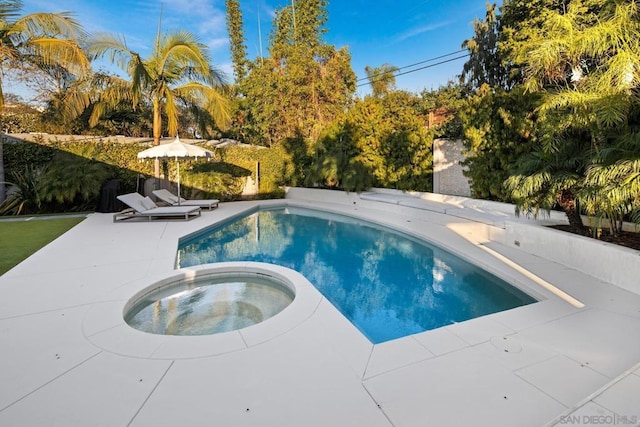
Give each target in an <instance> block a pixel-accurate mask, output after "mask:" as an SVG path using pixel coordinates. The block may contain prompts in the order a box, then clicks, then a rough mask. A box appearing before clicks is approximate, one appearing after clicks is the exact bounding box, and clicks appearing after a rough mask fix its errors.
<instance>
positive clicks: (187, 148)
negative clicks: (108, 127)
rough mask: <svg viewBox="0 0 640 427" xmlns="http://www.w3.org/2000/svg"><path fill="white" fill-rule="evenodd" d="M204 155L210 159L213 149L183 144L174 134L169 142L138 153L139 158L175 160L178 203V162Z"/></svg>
mask: <svg viewBox="0 0 640 427" xmlns="http://www.w3.org/2000/svg"><path fill="white" fill-rule="evenodd" d="M198 157H204V158H206V159H210V158H212V157H213V151H209V150H207V149H205V148H202V147H198V146H197V145H191V144H185V143H184V142H181V141H180V138H178V136H177V135H176V139H175V140H174V141H173V142H171V143H169V144H161V145H156V146H153V147H151V148H148V149H146V150H144V151H141V152H139V153H138V158H139V159H170V158H174V159H175V160H176V167H177V170H178V204H180V162H179V159H181V158H195V159H198Z"/></svg>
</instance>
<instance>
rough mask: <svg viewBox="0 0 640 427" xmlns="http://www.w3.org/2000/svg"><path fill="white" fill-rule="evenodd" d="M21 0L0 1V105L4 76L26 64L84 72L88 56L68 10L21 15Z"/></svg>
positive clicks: (0, 166)
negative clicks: (5, 73)
mask: <svg viewBox="0 0 640 427" xmlns="http://www.w3.org/2000/svg"><path fill="white" fill-rule="evenodd" d="M22 5H23V4H22V1H21V0H9V1H6V0H5V1H0V109H2V107H3V106H4V94H3V90H2V76H3V72H4V71H6V70H11V69H16V68H21V67H23V66H26V65H27V64H29V65H31V66H34V67H36V68H47V67H62V68H64V69H66V70H69V71H71V72H74V73H78V74H82V73H84V72H85V71H87V70H88V69H89V60H88V59H87V57H86V56H85V54H84V52H83V51H82V49H81V46H80V44H81V40H82V38H83V37H84V32H83V31H82V28H81V26H80V24H79V23H78V22H77V21H76V20H75V19H73V17H72V16H71V14H70V13H68V12H59V13H32V14H28V15H24V16H20V11H21V9H22ZM1 153H2V140H1V139H0V202H1V201H3V200H4V198H5V184H4V181H5V177H4V162H3V161H1V160H2V158H3V156H2V155H1Z"/></svg>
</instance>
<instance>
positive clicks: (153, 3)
mask: <svg viewBox="0 0 640 427" xmlns="http://www.w3.org/2000/svg"><path fill="white" fill-rule="evenodd" d="M161 4H162V30H163V31H167V30H171V29H186V30H189V31H191V32H192V33H194V34H195V35H197V36H198V37H199V38H200V40H201V41H202V42H203V43H205V44H206V45H208V46H209V48H210V51H211V54H212V57H213V62H214V64H215V65H216V66H217V67H218V68H220V69H222V70H223V71H225V72H227V73H228V74H229V78H231V62H230V53H229V43H228V37H227V30H226V21H225V10H224V0H162V1H160V0H61V1H55V0H54V1H52V0H24V7H23V13H24V14H27V13H32V12H60V11H69V12H73V13H74V16H75V18H76V19H78V20H79V21H80V22H81V23H82V24H83V25H84V27H85V29H86V30H87V31H88V32H90V33H96V32H108V33H117V34H122V35H124V37H125V39H126V41H127V44H128V45H129V47H130V48H131V49H133V50H136V51H138V52H139V53H141V54H142V55H143V57H144V56H146V54H147V53H148V52H149V48H150V46H151V45H152V43H153V41H154V38H155V35H156V33H157V30H158V20H159V18H160V10H161ZM287 4H291V2H290V1H289V0H240V7H241V10H242V13H243V20H244V26H245V37H246V46H247V51H248V54H249V56H250V58H255V57H256V56H257V55H258V54H259V52H260V37H259V32H258V28H259V27H260V29H261V34H262V52H263V54H264V55H266V54H267V46H268V39H269V32H270V29H271V21H272V19H273V15H274V10H275V9H276V8H279V7H281V6H283V5H287ZM328 12H329V20H328V22H327V25H326V28H327V30H328V31H327V33H326V34H325V36H324V39H325V41H326V42H327V43H329V44H332V45H335V46H336V47H338V48H339V47H342V46H346V47H347V48H348V49H349V52H350V53H351V57H352V67H353V70H354V71H355V73H356V74H357V76H358V78H359V79H363V80H361V81H359V84H363V86H360V87H358V93H359V94H361V95H363V94H365V93H368V92H369V88H368V85H367V84H366V79H364V77H365V72H364V67H365V66H366V65H370V66H374V67H375V66H380V65H382V64H384V63H390V64H393V65H395V66H397V67H405V66H408V65H410V64H414V63H416V62H422V61H426V60H429V59H431V58H434V57H438V56H441V55H445V54H449V53H452V52H456V51H458V50H460V45H461V44H462V42H463V40H465V39H466V38H469V37H471V35H472V34H473V25H472V21H473V20H474V19H475V18H478V19H482V18H483V17H484V13H485V0H451V1H436V0H394V1H370V0H367V1H365V0H329V4H328ZM453 57H455V56H450V57H447V58H443V59H441V60H440V61H442V60H445V59H449V58H453ZM434 62H438V61H433V62H431V63H424V64H421V65H419V66H427V65H430V64H433V63H434ZM463 63H464V59H460V60H456V61H452V62H450V63H447V64H443V65H439V66H434V67H431V68H427V69H424V70H420V71H416V72H411V73H408V74H406V75H401V76H398V77H397V78H396V86H397V88H399V89H405V90H409V91H412V92H419V91H421V90H422V89H425V88H426V89H437V88H438V87H439V86H441V85H444V84H446V83H447V81H448V80H452V79H455V78H456V76H457V75H458V74H459V73H460V71H461V69H462V65H463ZM419 66H418V67H419ZM103 67H106V66H103ZM97 68H100V66H97ZM414 68H417V67H413V68H406V69H403V70H401V71H410V70H412V69H414ZM6 89H9V88H6Z"/></svg>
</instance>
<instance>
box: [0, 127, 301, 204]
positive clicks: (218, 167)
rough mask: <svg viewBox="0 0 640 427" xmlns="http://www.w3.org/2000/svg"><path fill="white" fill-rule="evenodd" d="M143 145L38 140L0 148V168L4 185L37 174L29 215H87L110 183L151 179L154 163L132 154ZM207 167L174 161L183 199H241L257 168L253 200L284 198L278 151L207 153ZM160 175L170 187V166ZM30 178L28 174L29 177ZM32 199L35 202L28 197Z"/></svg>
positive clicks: (287, 173) (284, 168)
mask: <svg viewBox="0 0 640 427" xmlns="http://www.w3.org/2000/svg"><path fill="white" fill-rule="evenodd" d="M148 147H149V144H148V143H136V142H131V143H121V142H118V141H117V140H115V139H99V140H95V139H90V140H82V137H78V138H77V139H75V140H73V139H72V140H69V141H61V140H60V139H58V138H57V137H55V136H51V137H48V138H45V137H38V138H36V140H35V141H34V142H24V143H6V144H5V145H4V162H5V170H6V175H7V180H8V181H11V178H12V177H14V178H19V177H20V176H22V175H24V173H25V170H31V171H32V170H34V169H35V170H41V171H42V173H39V174H38V176H37V177H35V178H34V177H33V176H31V177H30V178H31V181H33V179H37V180H38V181H39V182H38V183H37V184H38V185H36V187H37V188H39V189H40V190H39V191H40V193H41V194H40V195H39V196H38V200H33V202H32V203H31V202H30V203H28V204H27V206H30V210H32V211H34V212H33V213H37V212H40V213H44V212H61V211H77V210H86V209H93V208H95V206H97V203H98V200H99V197H100V188H101V186H102V184H104V182H106V181H108V180H110V179H120V180H122V186H121V192H122V193H124V192H130V191H135V190H136V183H137V179H138V176H139V175H143V176H144V177H145V178H150V177H152V176H153V167H154V162H153V161H152V160H143V161H140V160H138V158H137V153H138V152H140V151H142V150H144V149H146V148H148ZM213 151H214V152H215V158H214V160H213V161H210V162H206V161H201V160H198V161H195V160H189V159H185V160H180V175H181V183H182V192H183V194H184V195H185V196H187V197H207V198H218V199H220V200H223V201H228V200H239V199H241V198H243V195H242V190H243V187H244V183H245V181H246V180H247V177H249V176H251V177H252V178H253V179H255V174H256V164H257V163H259V165H260V167H259V170H260V188H259V194H257V195H256V197H261V198H273V197H282V196H283V195H284V192H283V190H282V189H281V186H282V185H286V184H288V182H289V180H290V179H291V174H292V173H293V172H292V169H293V168H292V165H291V160H290V156H289V155H288V153H286V152H284V151H283V150H281V149H278V148H262V147H240V146H232V147H228V148H217V149H214V150H213ZM162 170H163V172H165V173H167V174H168V175H167V176H168V177H169V179H170V180H171V181H172V182H174V181H176V176H177V173H176V172H177V170H176V162H175V161H173V160H169V161H167V162H166V163H165V164H163V168H162ZM32 175H33V173H32ZM33 197H34V198H35V197H36V196H33Z"/></svg>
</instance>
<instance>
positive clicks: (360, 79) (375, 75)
mask: <svg viewBox="0 0 640 427" xmlns="http://www.w3.org/2000/svg"><path fill="white" fill-rule="evenodd" d="M464 51H466V49H460V50H457V51H455V52H450V53H445V54H444V55H440V56H436V57H433V58H429V59H425V60H424V61H420V62H416V63H413V64H409V65H405V66H404V67H400V68H397V70H396V71H400V70H404V69H405V68H411V67H415V66H416V65H420V64H425V63H427V62H431V61H435V60H436V59H441V58H446V57H447V56H451V55H455V54H457V53H460V52H464ZM380 74H384V73H380ZM397 75H398V76H400V75H402V74H397ZM377 76H378V74H374V75H373V76H371V77H374V78H375V77H377ZM362 80H369V76H367V77H361V78H359V79H358V80H356V82H359V81H362Z"/></svg>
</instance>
